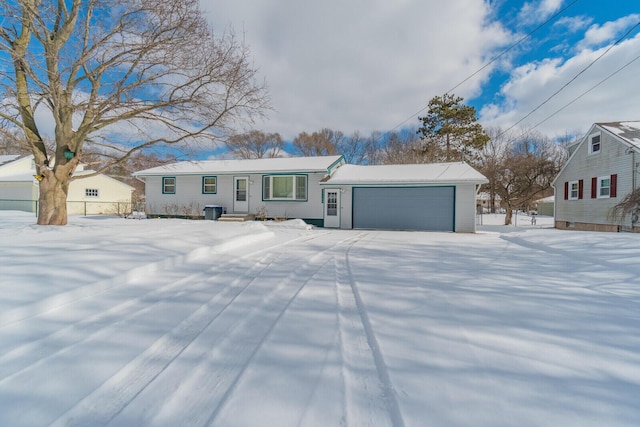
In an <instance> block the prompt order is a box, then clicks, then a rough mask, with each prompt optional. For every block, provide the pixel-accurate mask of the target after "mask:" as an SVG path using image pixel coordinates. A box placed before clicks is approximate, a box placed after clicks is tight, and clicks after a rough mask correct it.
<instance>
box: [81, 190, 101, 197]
mask: <svg viewBox="0 0 640 427" xmlns="http://www.w3.org/2000/svg"><path fill="white" fill-rule="evenodd" d="M84 195H85V197H99V196H100V192H99V191H98V189H97V188H85V189H84Z"/></svg>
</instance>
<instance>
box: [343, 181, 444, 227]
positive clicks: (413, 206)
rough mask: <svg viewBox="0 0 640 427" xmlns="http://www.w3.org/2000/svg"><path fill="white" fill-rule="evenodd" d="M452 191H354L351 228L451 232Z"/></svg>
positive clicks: (409, 189) (440, 189)
mask: <svg viewBox="0 0 640 427" xmlns="http://www.w3.org/2000/svg"><path fill="white" fill-rule="evenodd" d="M454 201H455V189H454V187H411V188H388V187H382V188H354V189H353V228H377V229H387V230H428V231H454V221H455V204H454Z"/></svg>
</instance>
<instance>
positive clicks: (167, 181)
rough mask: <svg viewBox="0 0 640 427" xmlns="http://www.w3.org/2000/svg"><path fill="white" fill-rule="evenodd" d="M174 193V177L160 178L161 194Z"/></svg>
mask: <svg viewBox="0 0 640 427" xmlns="http://www.w3.org/2000/svg"><path fill="white" fill-rule="evenodd" d="M175 193H176V178H175V177H173V176H172V177H168V176H165V177H163V178H162V194H175Z"/></svg>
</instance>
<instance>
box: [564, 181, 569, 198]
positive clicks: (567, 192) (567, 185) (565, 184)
mask: <svg viewBox="0 0 640 427" xmlns="http://www.w3.org/2000/svg"><path fill="white" fill-rule="evenodd" d="M564 199H565V200H569V182H568V181H565V183H564Z"/></svg>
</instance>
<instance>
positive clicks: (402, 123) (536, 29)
mask: <svg viewBox="0 0 640 427" xmlns="http://www.w3.org/2000/svg"><path fill="white" fill-rule="evenodd" d="M578 1H579V0H573V1H572V2H571V3H569V4H568V5H567V6H565V7H564V8H562V9H561V10H559V11H558V12H556V13H555V14H553V15H551V17H549V19H547V20H546V21H544V22H543V23H541V24H540V25H538V26H537V27H536V28H534V29H533V30H531V31H530V32H529V33H527V34H526V35H524V36H522V37H521V38H520V39H518V41H516V42H515V43H513V44H511V45H510V46H508V47H507V48H506V49H504V50H503V51H502V52H500V53H499V54H498V55H496V56H494V57H493V58H491V59H490V60H489V62H487V63H486V64H484V65H483V66H482V67H480V68H479V69H478V70H476V71H475V72H473V73H472V74H470V75H469V76H467V77H466V78H465V79H464V80H462V81H461V82H460V83H458V84H457V85H455V86H454V87H452V88H451V89H449V90H448V91H447V92H445V93H450V92H453V91H454V90H456V89H457V88H458V87H460V86H462V85H463V84H464V83H466V82H468V81H469V80H471V79H472V78H473V77H475V76H476V75H478V74H479V73H480V72H482V71H483V70H484V69H485V68H487V67H488V66H489V65H491V64H493V63H494V62H496V61H497V60H498V59H500V58H502V57H503V56H504V55H506V54H507V53H509V52H510V51H511V50H512V49H514V48H515V47H516V46H518V45H519V44H520V43H522V42H524V41H525V40H527V39H528V38H530V37H531V36H532V35H533V34H534V33H536V32H537V31H538V30H540V29H541V28H542V27H544V26H545V25H547V24H548V23H549V22H551V21H553V20H554V19H556V18H557V17H558V16H560V15H561V14H563V13H564V12H565V11H566V10H567V9H569V8H570V7H571V6H573V5H574V4H576V3H577V2H578ZM427 108H429V106H428V105H426V106H424V107H423V108H421V109H420V110H418V111H416V112H415V113H413V114H412V115H411V116H409V117H407V118H406V119H405V120H403V121H402V122H400V123H399V124H397V125H396V126H394V127H393V128H392V129H391V130H390V131H389V132H393V131H394V130H396V129H397V128H399V127H400V126H402V125H404V124H405V123H406V122H408V121H409V120H411V119H412V118H414V117H415V116H417V115H418V114H420V113H422V112H423V111H424V110H426V109H427Z"/></svg>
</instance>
